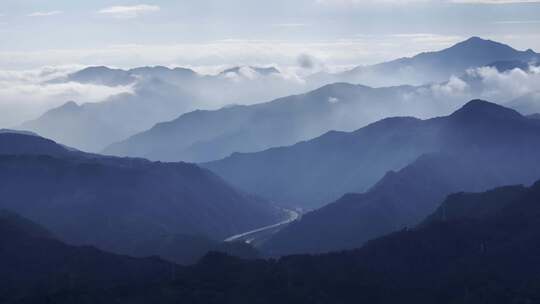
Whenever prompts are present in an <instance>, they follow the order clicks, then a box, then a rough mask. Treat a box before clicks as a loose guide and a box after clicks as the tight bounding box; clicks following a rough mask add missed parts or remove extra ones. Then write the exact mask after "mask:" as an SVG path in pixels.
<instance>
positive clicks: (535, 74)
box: [467, 67, 540, 101]
mask: <svg viewBox="0 0 540 304" xmlns="http://www.w3.org/2000/svg"><path fill="white" fill-rule="evenodd" d="M467 73H468V74H469V75H470V76H473V77H477V78H480V79H481V81H482V84H483V87H484V90H483V92H482V96H481V97H483V98H486V99H497V101H509V100H512V99H514V98H517V97H520V96H523V95H525V94H528V93H531V92H535V91H538V88H539V86H538V85H539V84H540V68H538V67H531V68H530V69H529V71H523V70H521V69H517V68H516V69H513V70H510V71H505V72H502V73H501V72H499V71H498V70H497V69H496V68H493V67H481V68H478V69H472V70H469V71H468V72H467Z"/></svg>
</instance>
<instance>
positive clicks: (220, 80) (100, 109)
mask: <svg viewBox="0 0 540 304" xmlns="http://www.w3.org/2000/svg"><path fill="white" fill-rule="evenodd" d="M239 71H240V67H237V68H233V69H230V70H228V72H227V73H226V74H227V75H226V74H218V75H201V74H198V73H196V72H195V71H193V70H190V69H186V68H172V69H171V68H167V67H163V66H154V67H139V68H134V69H130V70H120V69H111V68H108V67H102V66H100V67H89V68H85V69H83V70H81V71H77V72H75V73H72V74H69V75H67V76H66V77H62V78H58V79H54V80H52V81H51V82H53V83H64V82H78V83H83V84H95V85H105V86H111V87H115V86H130V88H131V92H130V93H123V94H119V95H115V96H112V97H109V98H108V99H107V100H104V101H101V102H96V103H83V104H80V105H78V104H77V103H75V102H67V103H65V104H63V105H62V106H59V107H57V108H54V109H51V110H50V111H47V112H46V113H44V114H43V115H41V116H40V117H38V118H36V119H34V120H31V121H28V122H25V123H23V124H22V125H21V126H19V128H20V129H24V130H32V131H35V132H37V133H39V134H42V135H43V136H46V137H48V138H51V139H54V140H57V141H59V142H62V143H64V144H66V145H69V146H73V147H76V148H78V149H81V150H85V151H90V152H99V151H101V150H102V149H103V148H105V147H106V146H107V145H109V144H111V143H113V142H117V141H120V140H123V139H125V138H127V137H129V136H131V135H133V134H135V133H137V132H141V131H144V130H147V129H149V128H151V127H152V126H153V125H154V124H156V123H158V122H162V121H168V120H171V119H174V118H176V117H178V115H180V114H182V113H186V112H189V111H193V110H196V109H216V108H220V107H222V106H226V105H229V104H243V103H249V104H252V103H256V102H260V101H263V100H269V99H274V98H277V97H279V96H283V95H289V94H293V93H297V92H301V91H304V90H305V86H304V85H303V84H301V83H298V82H291V81H289V80H287V79H285V78H284V77H274V76H275V75H280V74H279V71H278V70H277V69H275V68H272V67H269V68H259V67H250V68H249V71H250V73H249V75H248V76H246V75H243V74H242V73H240V74H242V75H240V74H238V72H239ZM231 73H232V74H235V75H236V76H237V77H236V76H235V77H229V76H231V75H230V74H231ZM233 76H234V75H233ZM270 76H272V77H270Z"/></svg>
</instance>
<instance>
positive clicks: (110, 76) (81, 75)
mask: <svg viewBox="0 0 540 304" xmlns="http://www.w3.org/2000/svg"><path fill="white" fill-rule="evenodd" d="M54 81H55V82H79V83H91V84H98V85H106V86H119V85H128V84H131V83H133V82H135V81H136V78H135V77H134V75H132V74H131V73H130V72H129V71H124V70H120V69H111V68H108V67H105V66H96V67H88V68H85V69H82V70H80V71H77V72H75V73H72V74H69V75H67V76H66V77H65V78H64V79H56V80H54Z"/></svg>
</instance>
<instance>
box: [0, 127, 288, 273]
mask: <svg viewBox="0 0 540 304" xmlns="http://www.w3.org/2000/svg"><path fill="white" fill-rule="evenodd" d="M0 147H2V150H1V151H0V184H1V186H0V197H2V200H0V208H6V209H10V210H14V211H16V212H18V213H20V214H21V215H23V216H25V217H28V218H30V219H32V220H35V221H37V222H39V223H41V224H43V225H44V226H45V227H47V228H48V229H50V230H51V231H52V232H53V233H54V234H55V235H56V236H58V237H59V238H61V239H62V240H63V241H66V242H68V243H70V244H92V245H95V246H98V247H99V248H102V249H106V250H110V251H113V252H118V253H125V254H131V255H147V254H158V253H163V252H165V254H164V255H166V254H167V253H166V252H167V250H165V249H164V250H163V251H161V252H160V250H161V249H160V248H159V247H153V246H150V245H151V244H155V242H156V241H157V240H163V241H164V243H163V246H165V244H168V243H170V239H171V237H174V236H176V235H188V236H190V235H193V236H201V237H206V238H209V239H212V240H214V241H220V240H223V239H225V238H226V237H229V236H231V235H234V234H237V233H240V232H244V231H248V230H251V229H255V228H258V227H261V226H265V225H268V224H273V223H275V222H279V221H280V218H281V217H280V216H281V213H280V211H279V210H278V209H276V208H275V207H273V206H271V205H269V204H268V203H266V202H264V201H262V200H260V199H257V198H255V197H252V196H250V195H247V194H245V193H242V192H239V191H236V190H235V189H233V188H231V187H230V186H229V185H227V184H226V183H225V182H223V180H221V179H220V178H218V177H217V176H215V175H214V174H212V173H210V172H209V171H207V170H204V169H201V168H199V167H197V166H195V165H192V164H187V163H153V162H150V161H147V160H143V159H128V158H125V159H120V158H111V157H103V156H100V155H93V154H86V153H82V152H78V151H72V150H69V149H67V148H64V147H62V146H60V145H58V144H56V143H54V142H52V141H50V140H47V139H44V138H41V137H36V136H27V135H22V134H9V133H5V134H0ZM29 189H31V191H29ZM150 241H153V242H154V243H148V242H150ZM145 244H150V245H148V246H145ZM215 244H216V246H217V243H215ZM167 246H169V245H167ZM179 246H182V243H179V244H171V245H170V248H171V250H178V249H175V248H178V247H179ZM186 246H188V245H186ZM212 248H214V247H212ZM187 250H190V249H189V248H187ZM167 257H170V255H168V256H167ZM177 261H178V262H184V261H182V260H177Z"/></svg>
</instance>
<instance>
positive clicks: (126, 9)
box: [99, 4, 161, 19]
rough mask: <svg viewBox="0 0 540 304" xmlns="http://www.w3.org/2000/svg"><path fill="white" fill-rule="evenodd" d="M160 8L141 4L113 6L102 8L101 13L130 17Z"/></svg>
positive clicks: (124, 17)
mask: <svg viewBox="0 0 540 304" xmlns="http://www.w3.org/2000/svg"><path fill="white" fill-rule="evenodd" d="M160 9H161V8H160V7H159V6H157V5H148V4H139V5H132V6H111V7H107V8H104V9H102V10H100V11H99V13H100V14H106V15H110V16H113V17H115V18H122V19H130V18H136V17H139V16H140V15H142V14H145V13H150V12H157V11H159V10H160Z"/></svg>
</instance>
